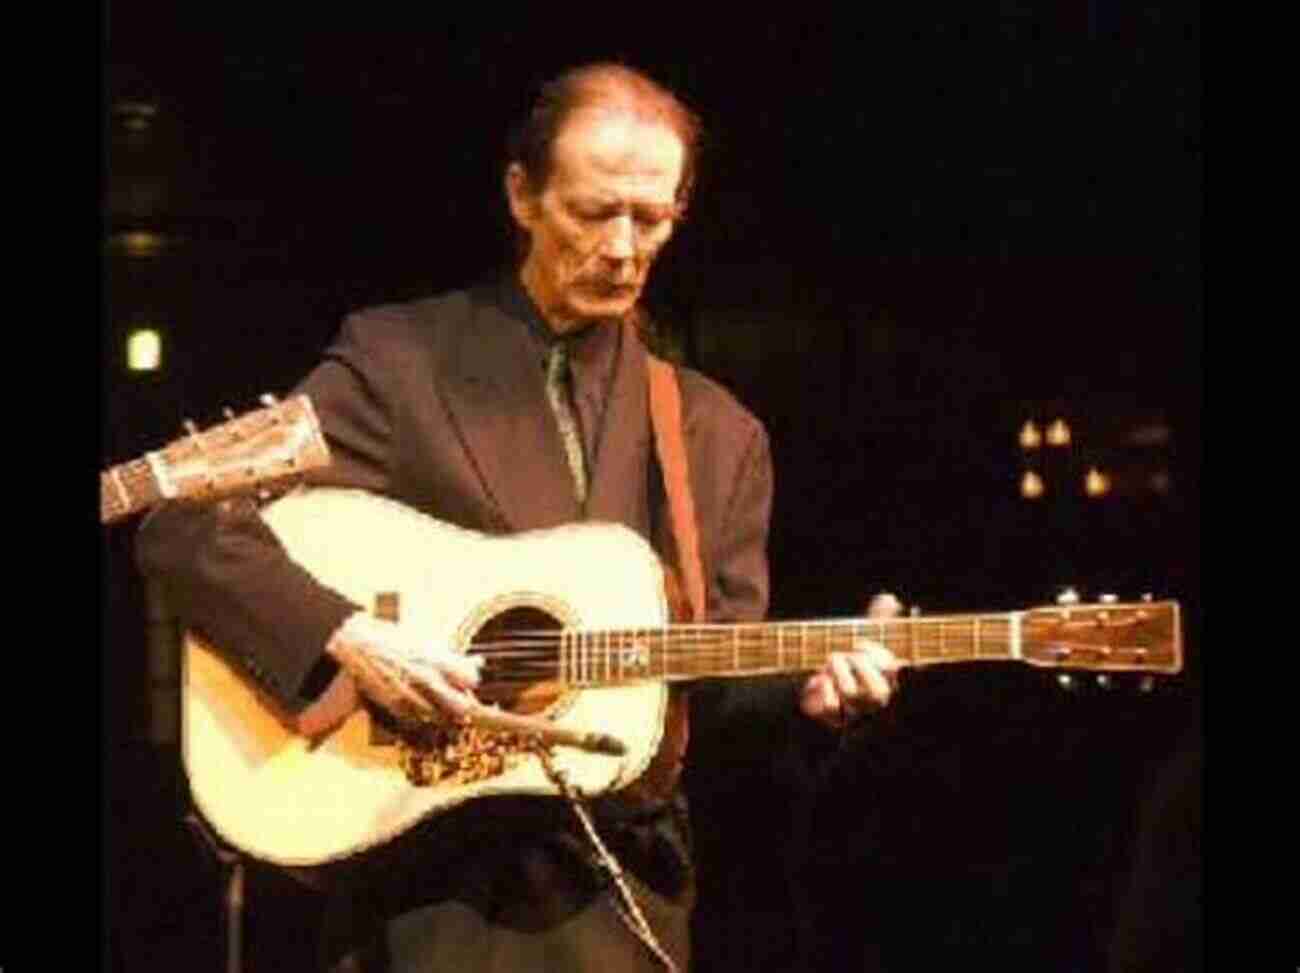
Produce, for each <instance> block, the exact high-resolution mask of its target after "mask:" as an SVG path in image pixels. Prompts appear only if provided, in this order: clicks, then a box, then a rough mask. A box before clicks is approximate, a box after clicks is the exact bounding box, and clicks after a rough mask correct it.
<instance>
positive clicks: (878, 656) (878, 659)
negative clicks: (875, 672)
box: [863, 642, 903, 678]
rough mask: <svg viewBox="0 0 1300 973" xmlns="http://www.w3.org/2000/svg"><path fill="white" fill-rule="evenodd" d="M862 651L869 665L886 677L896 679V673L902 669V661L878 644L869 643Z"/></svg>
mask: <svg viewBox="0 0 1300 973" xmlns="http://www.w3.org/2000/svg"><path fill="white" fill-rule="evenodd" d="M863 651H864V654H865V655H866V657H867V659H868V660H869V661H870V662H871V664H872V665H873V666H875V667H876V668H877V669H879V670H880V671H881V672H882V673H884V674H885V676H886V677H889V678H892V677H896V676H897V675H898V671H899V670H900V669H902V668H903V660H902V659H900V658H899V657H898V656H896V655H894V653H892V652H890V651H889V650H888V649H887V648H885V647H884V646H883V645H881V644H880V643H878V642H872V643H870V644H869V645H867V647H866V649H864V650H863Z"/></svg>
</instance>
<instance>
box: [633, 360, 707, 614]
mask: <svg viewBox="0 0 1300 973" xmlns="http://www.w3.org/2000/svg"><path fill="white" fill-rule="evenodd" d="M646 372H647V375H648V378H649V382H650V422H651V424H652V425H653V426H654V435H655V452H656V453H657V455H658V456H659V466H660V468H661V469H662V470H663V474H664V488H665V490H666V491H667V493H668V513H669V520H670V521H671V524H672V531H673V539H674V541H675V542H676V545H677V568H678V570H680V571H681V573H682V581H683V583H684V585H685V587H686V597H687V600H688V601H689V603H690V608H691V616H692V617H691V619H690V620H691V621H693V622H702V621H704V607H705V595H704V568H703V563H702V561H701V559H700V535H699V528H698V526H697V524H696V520H695V500H694V498H693V497H692V495H691V481H690V464H689V463H688V462H687V459H686V441H685V439H684V438H683V435H682V396H681V390H680V388H679V387H678V385H677V372H676V371H675V370H674V369H673V366H672V365H671V364H669V363H668V362H666V361H664V360H663V359H662V358H656V357H655V356H654V355H651V354H647V355H646Z"/></svg>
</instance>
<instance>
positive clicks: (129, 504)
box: [99, 457, 166, 524]
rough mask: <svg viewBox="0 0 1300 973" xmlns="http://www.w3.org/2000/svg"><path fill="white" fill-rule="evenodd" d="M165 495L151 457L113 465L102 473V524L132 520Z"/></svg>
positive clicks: (100, 489) (100, 511) (100, 514)
mask: <svg viewBox="0 0 1300 973" xmlns="http://www.w3.org/2000/svg"><path fill="white" fill-rule="evenodd" d="M165 496H166V494H165V493H164V492H163V489H162V486H161V484H160V483H159V481H158V476H157V475H156V474H155V472H154V468H153V466H152V465H151V464H150V462H149V458H148V457H145V458H143V459H138V460H134V461H133V462H130V463H122V464H120V465H118V466H114V467H112V468H110V469H108V470H105V471H104V472H102V473H100V474H99V520H100V523H103V524H107V523H111V522H112V521H115V520H121V519H122V518H123V517H129V516H130V515H131V514H133V513H135V512H136V511H138V510H144V509H145V508H146V507H151V506H153V505H154V504H155V503H158V502H159V501H160V500H162V499H164V497H165Z"/></svg>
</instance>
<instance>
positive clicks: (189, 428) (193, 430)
mask: <svg viewBox="0 0 1300 973" xmlns="http://www.w3.org/2000/svg"><path fill="white" fill-rule="evenodd" d="M181 425H182V426H184V427H185V431H186V432H187V433H189V434H190V435H191V436H197V435H198V434H199V427H198V426H196V425H195V424H194V420H193V419H186V420H185V421H184V422H182V423H181Z"/></svg>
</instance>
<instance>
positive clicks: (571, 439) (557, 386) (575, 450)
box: [546, 341, 587, 504]
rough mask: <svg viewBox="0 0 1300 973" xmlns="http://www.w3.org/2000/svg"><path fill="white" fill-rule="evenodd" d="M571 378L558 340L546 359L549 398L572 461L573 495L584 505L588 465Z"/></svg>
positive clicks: (566, 356)
mask: <svg viewBox="0 0 1300 973" xmlns="http://www.w3.org/2000/svg"><path fill="white" fill-rule="evenodd" d="M568 377H569V349H568V346H566V345H565V343H564V342H563V341H556V342H554V343H553V344H552V345H551V349H550V351H549V352H548V353H547V356H546V397H547V398H548V399H550V400H551V409H552V411H554V412H555V421H556V422H557V423H558V424H559V427H560V438H561V439H562V440H564V452H565V454H566V455H567V456H568V458H569V469H570V470H571V471H572V472H573V486H574V495H575V496H576V497H577V498H578V503H580V504H583V503H586V502H587V463H586V459H585V457H584V454H583V449H582V436H581V434H580V433H579V432H578V423H577V420H575V419H574V417H573V409H572V407H571V406H570V404H569V391H568V381H567V380H568Z"/></svg>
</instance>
